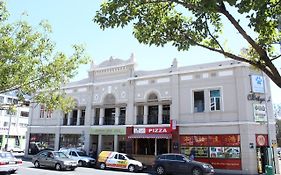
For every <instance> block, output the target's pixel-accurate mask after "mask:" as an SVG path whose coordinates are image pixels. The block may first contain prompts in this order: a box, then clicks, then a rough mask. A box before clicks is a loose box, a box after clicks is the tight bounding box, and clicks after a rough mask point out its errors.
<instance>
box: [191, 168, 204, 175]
mask: <svg viewBox="0 0 281 175" xmlns="http://www.w3.org/2000/svg"><path fill="white" fill-rule="evenodd" d="M202 174H203V172H202V170H201V169H200V168H197V167H195V168H193V170H192V175H202Z"/></svg>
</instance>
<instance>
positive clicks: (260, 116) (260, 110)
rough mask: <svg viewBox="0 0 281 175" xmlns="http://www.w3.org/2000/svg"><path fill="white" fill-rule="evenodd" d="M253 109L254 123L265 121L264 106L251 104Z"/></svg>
mask: <svg viewBox="0 0 281 175" xmlns="http://www.w3.org/2000/svg"><path fill="white" fill-rule="evenodd" d="M253 108H254V119H255V121H256V122H264V121H267V115H266V106H265V104H253Z"/></svg>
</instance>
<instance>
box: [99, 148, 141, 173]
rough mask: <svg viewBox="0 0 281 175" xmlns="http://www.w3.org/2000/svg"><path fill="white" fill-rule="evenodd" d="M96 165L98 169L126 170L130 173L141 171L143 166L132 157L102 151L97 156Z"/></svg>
mask: <svg viewBox="0 0 281 175" xmlns="http://www.w3.org/2000/svg"><path fill="white" fill-rule="evenodd" d="M97 165H98V167H99V168H100V169H106V168H116V169H126V170H128V171H130V172H137V171H142V170H143V169H144V168H145V166H144V165H143V164H142V163H141V162H139V161H137V160H135V159H134V158H133V157H132V156H130V155H128V154H124V153H119V152H112V151H102V152H101V153H100V154H99V156H98V162H97Z"/></svg>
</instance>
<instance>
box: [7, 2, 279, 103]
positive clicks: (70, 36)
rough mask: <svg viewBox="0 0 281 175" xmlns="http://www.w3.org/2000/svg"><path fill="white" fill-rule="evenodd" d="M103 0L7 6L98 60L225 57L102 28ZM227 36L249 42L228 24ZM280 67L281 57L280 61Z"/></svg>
mask: <svg viewBox="0 0 281 175" xmlns="http://www.w3.org/2000/svg"><path fill="white" fill-rule="evenodd" d="M100 2H101V1H97V0H81V1H77V0H59V1H58V0H8V1H7V7H8V10H9V12H10V13H11V20H18V19H20V18H21V14H22V13H23V12H27V14H28V16H27V17H24V19H25V20H27V21H28V22H29V23H30V24H32V25H34V26H35V27H36V26H38V24H39V22H40V21H41V20H43V19H46V20H48V21H49V23H50V24H51V26H52V29H53V33H52V39H53V40H54V41H55V42H56V47H57V49H58V50H60V51H63V52H65V53H67V54H69V55H70V54H71V53H72V50H71V45H72V44H79V43H81V44H85V45H86V50H87V52H88V54H89V55H90V56H91V58H92V59H93V60H94V62H95V63H96V64H99V63H101V62H102V61H104V60H106V59H108V58H109V57H110V56H113V57H116V58H120V59H129V57H130V55H131V53H134V55H135V58H136V62H137V68H136V69H137V70H153V69H161V68H167V67H169V66H170V65H171V64H172V61H173V59H174V58H177V60H178V65H179V66H187V65H195V64H201V63H208V62H214V61H222V60H226V58H224V57H223V56H221V55H219V54H215V53H212V52H210V51H208V50H205V49H201V48H197V47H196V48H192V49H190V50H189V51H184V52H178V51H177V49H176V48H174V47H172V46H165V47H164V48H162V47H159V48H157V47H154V46H151V47H149V46H146V45H141V44H139V43H138V41H137V40H136V39H135V38H134V37H133V35H132V28H131V27H130V26H128V27H126V28H124V29H107V30H105V31H102V30H101V29H100V28H99V27H98V26H97V24H95V23H94V22H93V21H92V19H93V17H94V15H95V11H96V10H98V9H99V4H100ZM225 30H226V32H225V33H226V35H225V36H226V37H228V38H230V39H229V40H228V41H229V43H231V45H230V44H229V45H228V48H231V50H233V51H239V50H240V49H241V48H242V47H243V46H247V45H246V44H245V42H243V40H240V39H239V38H237V33H236V32H235V30H234V29H233V28H228V27H227V26H226V27H225ZM277 66H278V68H279V70H280V67H281V60H279V61H278V64H277ZM88 69H89V65H86V66H82V67H81V68H80V70H79V73H78V75H77V77H76V78H75V79H81V78H84V77H86V76H87V70H88ZM271 84H272V86H271V90H272V100H273V102H274V103H281V89H280V88H278V87H277V86H275V85H274V84H273V83H271Z"/></svg>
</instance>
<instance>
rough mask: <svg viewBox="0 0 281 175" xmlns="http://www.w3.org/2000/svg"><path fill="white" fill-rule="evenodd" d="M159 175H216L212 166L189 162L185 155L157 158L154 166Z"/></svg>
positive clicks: (167, 155)
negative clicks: (167, 174)
mask: <svg viewBox="0 0 281 175" xmlns="http://www.w3.org/2000/svg"><path fill="white" fill-rule="evenodd" d="M153 167H154V169H155V171H156V173H157V174H158V175H163V174H166V173H173V174H179V173H185V174H192V175H203V174H204V175H205V174H214V173H215V171H214V168H213V166H212V165H210V164H207V163H202V162H197V161H191V160H189V159H188V158H187V157H186V156H185V155H183V154H172V153H171V154H162V155H159V156H157V157H156V159H155V162H154V165H153Z"/></svg>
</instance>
